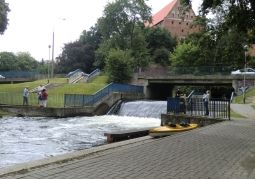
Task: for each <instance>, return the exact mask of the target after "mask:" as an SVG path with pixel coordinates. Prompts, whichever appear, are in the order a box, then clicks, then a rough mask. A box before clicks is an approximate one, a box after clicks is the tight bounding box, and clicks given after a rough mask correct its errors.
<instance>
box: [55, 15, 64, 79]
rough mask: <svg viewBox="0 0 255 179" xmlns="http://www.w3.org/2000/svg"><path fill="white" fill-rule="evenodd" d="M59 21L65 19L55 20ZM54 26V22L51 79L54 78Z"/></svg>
mask: <svg viewBox="0 0 255 179" xmlns="http://www.w3.org/2000/svg"><path fill="white" fill-rule="evenodd" d="M57 19H60V20H66V19H65V18H57ZM54 26H55V21H54V24H53V34H52V35H53V36H52V65H51V78H53V76H54Z"/></svg>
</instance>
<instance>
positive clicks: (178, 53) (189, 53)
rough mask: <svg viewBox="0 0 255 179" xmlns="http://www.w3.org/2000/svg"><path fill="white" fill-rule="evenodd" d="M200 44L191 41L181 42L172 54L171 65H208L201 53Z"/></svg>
mask: <svg viewBox="0 0 255 179" xmlns="http://www.w3.org/2000/svg"><path fill="white" fill-rule="evenodd" d="M199 54H200V51H199V48H198V46H196V45H194V44H192V43H191V42H190V43H188V44H186V43H183V44H179V45H178V46H177V47H176V48H175V49H174V51H173V53H171V54H170V61H171V65H172V66H175V67H192V66H203V65H207V64H206V63H204V61H203V58H201V56H200V55H199Z"/></svg>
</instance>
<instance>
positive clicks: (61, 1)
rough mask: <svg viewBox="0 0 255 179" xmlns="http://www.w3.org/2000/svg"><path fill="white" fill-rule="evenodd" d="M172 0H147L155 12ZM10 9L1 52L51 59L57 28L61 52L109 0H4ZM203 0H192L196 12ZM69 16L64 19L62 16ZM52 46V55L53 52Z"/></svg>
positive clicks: (56, 49)
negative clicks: (22, 53)
mask: <svg viewBox="0 0 255 179" xmlns="http://www.w3.org/2000/svg"><path fill="white" fill-rule="evenodd" d="M171 1H172V0H148V1H147V4H148V5H149V6H151V7H152V9H153V11H152V13H153V14H155V13H156V12H158V11H159V10H160V9H162V8H163V7H164V6H166V5H167V4H169V3H170V2H171ZM5 2H6V3H9V8H10V9H11V12H10V13H9V14H8V19H9V25H8V28H7V30H6V31H5V32H4V35H0V52H3V51H7V52H13V53H17V52H29V53H30V54H31V56H32V57H34V58H35V59H36V60H38V61H41V60H42V59H44V60H48V59H49V47H48V46H49V45H51V46H52V41H53V37H52V36H53V31H54V36H55V38H54V43H55V45H54V47H55V52H54V56H55V57H56V56H58V55H59V54H60V53H61V47H63V44H64V43H68V42H73V41H75V40H77V39H78V38H79V36H80V34H81V33H82V31H83V30H89V28H90V27H91V26H94V24H95V23H96V22H97V19H98V18H99V17H101V16H102V11H103V9H104V6H105V5H106V4H107V2H108V0H90V1H89V0H72V1H70V0H5ZM200 2H201V1H200V0H193V3H192V5H193V10H194V11H195V13H196V14H198V13H197V9H198V6H199V5H200ZM61 18H62V19H63V18H64V19H66V20H62V19H61ZM51 53H52V49H50V59H51V56H52V54H51Z"/></svg>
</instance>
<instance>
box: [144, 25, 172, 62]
mask: <svg viewBox="0 0 255 179" xmlns="http://www.w3.org/2000/svg"><path fill="white" fill-rule="evenodd" d="M144 31H145V37H146V42H147V43H148V47H147V48H148V49H150V55H151V56H152V61H153V62H154V63H156V64H160V65H162V66H167V65H169V60H168V59H169V53H170V52H172V51H173V49H174V47H175V46H176V45H177V41H176V38H175V37H172V36H171V33H170V32H169V31H168V30H167V29H166V28H161V27H149V28H146V29H145V30H144Z"/></svg>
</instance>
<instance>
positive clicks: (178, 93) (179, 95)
mask: <svg viewBox="0 0 255 179" xmlns="http://www.w3.org/2000/svg"><path fill="white" fill-rule="evenodd" d="M175 97H176V98H179V97H181V87H180V86H178V89H177V91H176V93H175Z"/></svg>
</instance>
